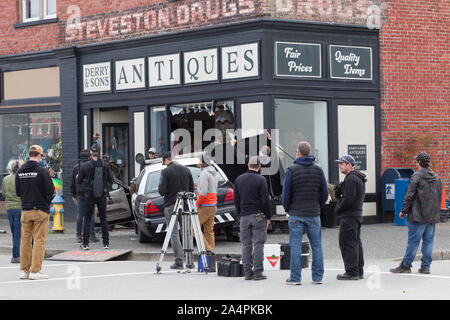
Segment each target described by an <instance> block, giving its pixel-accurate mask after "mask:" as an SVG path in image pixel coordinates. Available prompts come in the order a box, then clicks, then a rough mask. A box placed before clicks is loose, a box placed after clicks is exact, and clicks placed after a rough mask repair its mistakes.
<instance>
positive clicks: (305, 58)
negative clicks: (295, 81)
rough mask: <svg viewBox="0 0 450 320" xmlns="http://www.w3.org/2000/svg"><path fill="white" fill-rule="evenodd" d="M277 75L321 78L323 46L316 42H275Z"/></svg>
mask: <svg viewBox="0 0 450 320" xmlns="http://www.w3.org/2000/svg"><path fill="white" fill-rule="evenodd" d="M275 75H276V76H277V77H299V78H303V77H309V78H321V77H322V68H321V47H320V44H315V43H296V42H280V41H276V42H275Z"/></svg>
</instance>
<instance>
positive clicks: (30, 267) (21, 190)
mask: <svg viewBox="0 0 450 320" xmlns="http://www.w3.org/2000/svg"><path fill="white" fill-rule="evenodd" d="M28 156H29V161H28V162H27V163H25V164H24V165H23V166H22V167H20V169H19V170H18V171H17V174H16V194H17V196H18V197H20V199H21V201H22V218H21V223H22V238H21V242H20V279H31V280H40V279H47V278H48V275H46V274H45V273H42V272H41V269H42V260H44V256H45V242H46V240H47V233H48V222H49V214H50V204H51V203H52V200H53V197H54V194H55V187H54V185H53V181H52V179H51V177H50V174H49V173H48V171H47V170H46V169H45V168H43V167H41V166H39V161H41V159H42V158H43V157H45V155H44V151H43V150H42V147H41V146H39V145H33V146H31V147H30V149H29V150H28Z"/></svg>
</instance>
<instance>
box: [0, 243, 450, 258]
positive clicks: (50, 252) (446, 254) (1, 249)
mask: <svg viewBox="0 0 450 320" xmlns="http://www.w3.org/2000/svg"><path fill="white" fill-rule="evenodd" d="M11 251H12V246H11V247H7V246H0V254H11ZM66 251H68V250H61V249H46V250H45V254H46V257H50V256H54V255H56V254H59V253H63V252H66ZM227 254H228V255H232V256H236V255H241V254H242V253H241V252H229V253H216V254H215V255H216V261H219V260H220V259H222V258H223V257H225V256H226V255H227ZM160 256H161V252H134V251H131V253H129V254H127V255H126V256H125V260H130V261H158V260H159V258H160ZM164 257H165V260H166V261H167V260H168V259H169V260H170V259H173V254H172V253H167V254H165V256H164ZM421 258H422V255H421V254H418V255H416V258H415V259H414V261H419V260H420V259H421ZM431 258H432V259H433V261H438V260H450V250H446V251H434V252H433V254H432V256H431ZM119 259H120V258H119ZM402 260H403V257H398V258H395V259H393V261H402ZM194 261H198V255H197V254H195V253H194Z"/></svg>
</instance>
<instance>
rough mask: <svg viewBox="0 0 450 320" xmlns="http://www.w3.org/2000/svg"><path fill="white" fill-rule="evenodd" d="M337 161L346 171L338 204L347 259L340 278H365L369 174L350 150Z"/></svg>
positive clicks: (340, 232) (342, 241) (342, 250)
mask: <svg viewBox="0 0 450 320" xmlns="http://www.w3.org/2000/svg"><path fill="white" fill-rule="evenodd" d="M336 162H338V163H339V170H340V171H341V173H342V174H345V178H344V181H343V183H342V184H341V187H340V189H341V196H340V197H339V199H338V202H337V204H336V209H335V213H336V215H338V216H340V225H339V248H340V249H341V254H342V258H343V260H344V267H345V273H344V274H339V275H338V276H337V279H338V280H358V279H363V278H364V253H363V247H362V242H361V224H362V220H363V219H362V211H363V203H364V195H365V192H366V186H365V183H366V182H367V179H366V175H365V174H363V173H361V172H360V171H358V170H355V158H353V157H352V156H350V155H348V154H346V155H343V156H342V157H340V158H339V159H338V160H336Z"/></svg>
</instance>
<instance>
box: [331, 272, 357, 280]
mask: <svg viewBox="0 0 450 320" xmlns="http://www.w3.org/2000/svg"><path fill="white" fill-rule="evenodd" d="M336 279H338V280H359V275H357V276H351V275H349V274H347V273H344V274H338V275H337V277H336Z"/></svg>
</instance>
